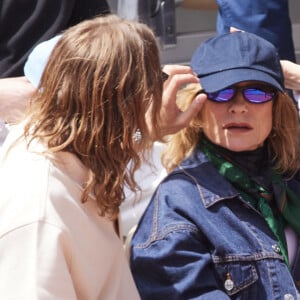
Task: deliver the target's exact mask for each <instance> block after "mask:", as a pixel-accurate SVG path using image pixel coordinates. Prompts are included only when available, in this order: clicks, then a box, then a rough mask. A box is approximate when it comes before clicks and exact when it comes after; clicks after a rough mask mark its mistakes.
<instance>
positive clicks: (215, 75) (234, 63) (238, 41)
mask: <svg viewBox="0 0 300 300" xmlns="http://www.w3.org/2000/svg"><path fill="white" fill-rule="evenodd" d="M191 68H192V69H193V71H194V72H195V73H196V74H197V76H198V77H199V78H200V83H201V86H202V88H203V89H204V90H205V91H206V92H208V93H211V92H216V91H219V90H222V89H224V88H226V87H229V86H232V85H234V84H237V83H239V82H242V81H249V80H255V81H260V82H264V83H267V84H270V85H272V86H274V87H275V88H276V89H278V90H280V91H282V92H283V91H284V79H283V73H282V69H281V65H280V59H279V55H278V53H277V50H276V48H275V47H274V46H273V45H272V44H271V43H270V42H268V41H267V40H265V39H263V38H261V37H259V36H257V35H255V34H252V33H249V32H243V31H237V32H233V33H226V34H222V35H217V36H215V37H213V38H210V39H208V40H206V41H204V42H203V43H201V44H200V46H199V47H198V48H197V49H196V51H195V52H194V54H193V56H192V60H191Z"/></svg>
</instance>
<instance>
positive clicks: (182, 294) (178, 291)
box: [130, 181, 230, 300]
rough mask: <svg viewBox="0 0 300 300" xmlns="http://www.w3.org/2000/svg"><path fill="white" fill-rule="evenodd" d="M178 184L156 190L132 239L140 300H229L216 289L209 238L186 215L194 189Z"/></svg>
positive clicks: (132, 257)
mask: <svg viewBox="0 0 300 300" xmlns="http://www.w3.org/2000/svg"><path fill="white" fill-rule="evenodd" d="M182 182H183V181H181V182H179V181H175V182H171V183H169V185H168V186H169V190H167V189H165V190H164V192H161V190H160V188H159V189H158V191H157V192H156V194H155V195H154V197H153V198H152V200H151V202H150V204H149V206H148V207H147V209H146V211H145V214H144V215H143V217H142V218H141V220H140V223H139V225H138V228H137V230H136V232H135V234H134V236H133V239H132V244H131V255H130V263H131V270H132V273H133V276H134V279H135V283H136V285H137V288H138V290H139V293H140V295H141V299H143V300H146V299H155V300H160V299H163V300H165V299H172V300H176V299H203V300H204V299H207V300H208V299H211V300H215V299H218V300H223V299H224V300H225V299H230V298H229V297H228V295H227V294H226V293H225V292H224V291H222V290H221V288H220V286H222V285H223V282H220V279H219V278H218V276H217V274H216V271H215V269H214V267H213V266H214V265H213V262H212V256H211V251H210V250H209V243H208V240H207V238H206V237H205V235H204V234H203V233H202V232H201V230H200V229H199V228H198V227H197V225H196V224H195V223H194V222H193V220H192V219H193V217H191V215H192V213H190V214H189V212H191V209H192V210H193V208H192V205H191V203H197V200H196V199H197V198H196V197H198V198H199V196H197V195H198V194H199V193H198V192H197V188H196V186H195V185H193V184H192V183H187V182H185V183H182ZM180 184H182V185H184V188H187V190H185V189H184V188H183V187H180ZM174 185H175V186H174ZM180 190H181V192H180ZM178 191H179V192H178ZM184 192H185V193H184ZM187 195H188V196H187ZM183 200H184V201H183ZM196 215H197V217H199V218H202V217H203V216H201V213H200V215H199V214H198V211H197V212H196Z"/></svg>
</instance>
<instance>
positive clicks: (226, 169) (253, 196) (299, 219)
mask: <svg viewBox="0 0 300 300" xmlns="http://www.w3.org/2000/svg"><path fill="white" fill-rule="evenodd" d="M200 147H201V149H202V151H203V152H204V154H205V155H206V156H207V158H208V159H209V161H211V162H212V164H213V165H214V166H215V167H216V168H217V169H218V171H219V173H220V174H221V175H223V176H224V177H225V178H226V179H227V180H228V181H229V182H230V183H231V184H232V185H233V186H234V187H235V188H236V189H237V190H238V191H239V192H240V194H241V196H242V198H243V199H244V200H245V201H247V202H248V203H249V204H250V205H251V206H252V207H254V208H255V209H257V210H259V211H260V212H261V214H262V215H263V217H264V219H265V220H266V222H267V224H268V226H269V227H270V229H271V230H272V232H273V233H274V235H275V237H276V238H277V240H278V244H279V247H280V250H281V253H282V255H283V257H284V260H285V263H286V264H287V265H289V262H288V251H287V244H286V239H285V234H284V227H285V226H286V224H289V225H290V226H291V227H292V228H293V229H294V230H295V231H296V233H297V234H298V236H300V200H299V198H298V197H297V195H296V194H295V193H294V192H293V191H292V190H291V189H290V188H289V187H288V186H287V184H286V182H285V181H283V180H282V178H281V176H280V175H279V174H277V173H275V172H274V171H273V172H272V187H273V191H272V192H269V191H268V190H267V189H266V188H265V187H263V186H262V185H259V184H258V183H257V182H256V181H254V180H252V179H251V178H250V177H249V176H248V175H247V174H246V173H245V172H244V171H243V170H242V169H241V168H239V167H237V166H236V165H234V164H233V163H231V162H229V161H228V160H226V159H225V158H224V157H223V156H222V155H221V154H220V153H219V151H218V149H217V147H216V146H215V145H214V144H212V143H211V142H209V141H208V140H207V139H206V138H205V137H203V136H202V138H201V142H200ZM250 191H252V192H250ZM253 191H254V192H253ZM274 200H275V204H276V209H272V208H271V204H272V201H274ZM273 203H274V202H273Z"/></svg>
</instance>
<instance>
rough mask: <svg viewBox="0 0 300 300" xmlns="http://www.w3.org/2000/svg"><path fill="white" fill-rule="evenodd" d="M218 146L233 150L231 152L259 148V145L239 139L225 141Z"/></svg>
mask: <svg viewBox="0 0 300 300" xmlns="http://www.w3.org/2000/svg"><path fill="white" fill-rule="evenodd" d="M220 146H222V147H224V148H226V149H228V150H230V151H233V152H242V151H253V150H256V149H257V148H259V147H260V146H259V145H257V144H255V145H253V144H247V143H242V142H241V141H238V142H230V141H227V142H226V143H224V144H223V145H222V144H221V145H220Z"/></svg>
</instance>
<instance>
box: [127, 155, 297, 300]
mask: <svg viewBox="0 0 300 300" xmlns="http://www.w3.org/2000/svg"><path fill="white" fill-rule="evenodd" d="M295 180H296V179H295ZM291 187H292V188H294V190H295V191H296V192H297V193H298V194H299V195H300V187H299V182H298V184H297V182H295V181H292V182H291ZM297 251H298V252H297V253H298V261H296V262H295V264H294V265H295V267H294V268H293V269H292V273H293V275H294V280H293V277H292V275H291V272H290V271H289V268H288V267H287V266H286V265H285V263H284V261H283V257H282V255H281V253H280V250H279V248H278V242H277V240H276V238H275V237H274V235H273V233H272V232H271V230H270V229H269V227H268V225H267V223H266V222H265V220H264V218H263V217H262V215H261V214H260V213H259V212H258V211H256V210H255V209H253V208H251V207H249V206H248V204H247V203H246V202H244V200H243V199H241V197H240V195H239V194H238V193H237V191H236V190H235V189H234V188H233V187H232V186H231V185H230V183H229V182H227V181H226V180H225V179H224V178H223V177H222V176H221V175H219V173H218V171H217V170H216V169H215V168H214V167H213V166H212V164H211V163H210V162H208V161H207V159H206V157H205V156H204V154H203V153H201V152H198V151H196V152H195V153H194V154H193V155H192V156H191V157H190V158H189V159H188V160H186V161H184V162H183V163H182V165H181V167H180V169H177V170H175V171H174V172H173V173H171V174H170V175H169V176H168V177H166V179H165V180H164V181H163V182H162V183H161V184H160V186H159V187H158V188H157V190H156V192H155V194H154V196H153V198H152V200H151V202H150V204H149V206H148V207H147V209H146V211H145V213H144V215H143V217H142V218H141V220H140V223H139V226H138V229H137V231H136V233H135V235H134V237H133V239H132V247H131V257H130V263H131V269H132V272H133V276H134V279H135V282H136V285H137V287H138V290H139V292H140V295H141V298H142V299H155V300H158V299H164V300H165V299H172V300H175V299H211V300H218V299H247V300H274V299H297V295H296V294H297V292H296V287H295V283H294V282H298V283H299V284H300V281H299V280H300V259H299V256H300V252H299V248H298V250H297ZM226 279H228V280H229V281H227V282H228V283H232V286H230V284H229V285H227V289H226V288H225V286H224V285H225V281H226ZM289 296H290V297H289Z"/></svg>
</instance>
